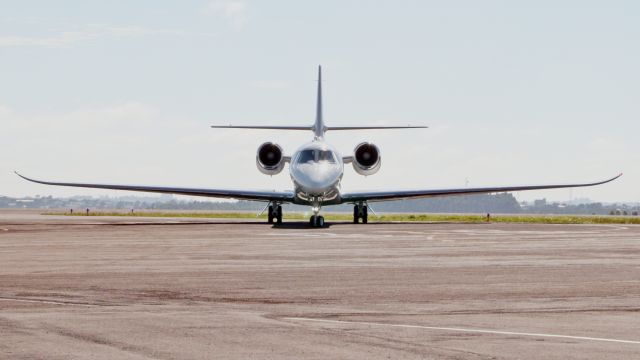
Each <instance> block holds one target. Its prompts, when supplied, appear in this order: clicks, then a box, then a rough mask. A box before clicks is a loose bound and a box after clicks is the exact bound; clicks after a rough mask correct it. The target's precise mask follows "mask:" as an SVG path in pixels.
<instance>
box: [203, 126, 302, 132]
mask: <svg viewBox="0 0 640 360" xmlns="http://www.w3.org/2000/svg"><path fill="white" fill-rule="evenodd" d="M211 127H212V128H214V129H255V130H307V131H309V130H312V128H311V126H238V125H211Z"/></svg>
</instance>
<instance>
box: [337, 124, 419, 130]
mask: <svg viewBox="0 0 640 360" xmlns="http://www.w3.org/2000/svg"><path fill="white" fill-rule="evenodd" d="M426 128H428V126H411V125H407V126H327V128H326V129H327V130H385V129H426Z"/></svg>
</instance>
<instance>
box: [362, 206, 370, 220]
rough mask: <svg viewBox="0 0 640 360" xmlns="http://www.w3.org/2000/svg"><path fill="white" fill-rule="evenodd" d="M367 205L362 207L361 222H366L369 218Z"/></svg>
mask: <svg viewBox="0 0 640 360" xmlns="http://www.w3.org/2000/svg"><path fill="white" fill-rule="evenodd" d="M367 210H368V209H367V207H366V206H365V207H364V208H362V223H363V224H366V223H367V222H368V220H369V213H368V211H367Z"/></svg>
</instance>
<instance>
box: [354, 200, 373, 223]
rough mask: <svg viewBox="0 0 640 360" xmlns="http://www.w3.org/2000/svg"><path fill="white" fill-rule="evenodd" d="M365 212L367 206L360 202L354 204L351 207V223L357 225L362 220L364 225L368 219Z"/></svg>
mask: <svg viewBox="0 0 640 360" xmlns="http://www.w3.org/2000/svg"><path fill="white" fill-rule="evenodd" d="M367 210H368V209H367V204H365V203H362V202H360V203H358V204H355V205H354V206H353V223H354V224H357V223H358V222H359V221H360V219H362V223H363V224H366V223H367V221H368V217H369V214H368V211H367Z"/></svg>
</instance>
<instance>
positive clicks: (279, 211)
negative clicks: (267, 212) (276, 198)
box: [276, 205, 282, 224]
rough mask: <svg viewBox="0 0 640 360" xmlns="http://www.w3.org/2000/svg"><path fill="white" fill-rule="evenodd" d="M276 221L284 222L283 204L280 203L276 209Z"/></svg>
mask: <svg viewBox="0 0 640 360" xmlns="http://www.w3.org/2000/svg"><path fill="white" fill-rule="evenodd" d="M276 221H277V222H278V224H282V206H280V205H278V208H277V209H276Z"/></svg>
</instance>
